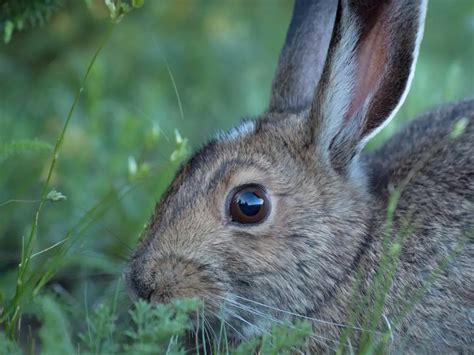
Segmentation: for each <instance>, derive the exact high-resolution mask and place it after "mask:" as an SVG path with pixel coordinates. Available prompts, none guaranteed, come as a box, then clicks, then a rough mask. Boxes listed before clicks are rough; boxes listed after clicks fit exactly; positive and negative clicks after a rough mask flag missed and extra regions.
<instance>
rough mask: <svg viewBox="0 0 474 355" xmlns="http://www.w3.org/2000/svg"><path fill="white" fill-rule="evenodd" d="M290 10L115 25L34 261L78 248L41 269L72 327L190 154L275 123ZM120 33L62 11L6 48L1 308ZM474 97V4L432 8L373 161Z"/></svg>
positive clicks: (205, 8)
mask: <svg viewBox="0 0 474 355" xmlns="http://www.w3.org/2000/svg"><path fill="white" fill-rule="evenodd" d="M291 9H292V1H290V0H260V1H253V0H252V1H251V0H242V1H237V0H235V1H234V0H166V1H165V0H163V1H154V0H149V1H146V2H145V5H144V6H143V7H142V8H141V9H139V10H136V11H133V12H132V13H130V14H129V15H127V16H126V17H125V18H124V19H123V21H122V22H120V23H119V24H118V25H116V26H115V28H114V30H113V33H112V36H111V37H110V40H108V42H107V43H106V45H105V48H104V50H103V52H102V53H101V54H100V56H99V58H98V59H97V62H96V64H95V65H94V67H93V69H92V72H91V76H90V78H89V80H88V82H87V84H86V88H85V91H84V93H83V96H82V98H81V100H80V102H79V104H78V106H77V109H76V111H75V112H74V115H73V117H72V121H71V125H70V127H69V129H68V131H67V133H66V136H65V140H64V145H63V148H62V150H61V153H60V158H59V161H58V164H57V166H56V169H55V171H54V175H53V177H52V184H51V186H52V188H55V189H56V190H57V191H60V192H61V193H63V194H64V195H65V196H66V197H67V200H64V201H61V202H55V203H54V202H48V203H47V204H46V205H45V208H44V210H43V213H42V215H41V219H40V222H39V229H38V239H37V245H36V247H35V251H42V250H44V249H45V248H48V247H50V246H52V245H54V244H55V243H57V242H59V241H61V240H63V239H64V238H68V243H69V244H68V247H67V248H65V249H61V250H62V254H61V257H60V258H59V257H58V255H57V248H53V249H51V250H49V251H45V252H43V253H42V254H40V255H38V256H36V257H35V258H34V259H32V262H33V270H34V267H36V266H38V267H39V266H41V265H44V264H45V263H48V262H49V263H51V262H53V261H54V262H56V261H57V264H55V265H58V267H57V270H58V272H57V274H55V276H54V277H53V279H52V280H51V281H50V282H49V283H48V285H47V287H46V288H47V289H49V290H51V291H52V292H55V293H57V294H60V295H61V297H63V298H64V299H65V303H66V304H67V305H69V312H70V313H71V314H74V312H76V313H77V314H80V313H81V312H83V310H84V306H85V305H86V306H87V307H93V306H94V305H96V304H98V303H101V302H104V300H106V299H109V298H110V297H111V294H113V293H114V292H115V290H116V287H117V286H116V282H117V279H118V278H119V276H120V273H121V270H122V267H123V263H124V261H125V260H126V258H127V257H128V256H129V255H130V252H131V250H132V249H133V247H134V245H135V243H136V241H137V239H138V237H139V235H140V232H141V230H142V229H143V226H144V224H145V223H146V222H147V220H148V218H149V217H150V215H151V213H152V211H153V206H154V204H155V203H156V201H157V200H159V197H160V194H161V193H162V192H163V190H164V188H166V186H167V184H168V183H169V181H170V179H171V178H172V176H173V173H174V171H175V169H176V167H177V166H178V164H179V161H180V159H182V157H183V154H182V153H183V152H184V150H186V149H188V151H190V152H191V151H193V150H194V149H195V148H196V147H198V146H199V145H201V144H203V143H205V142H206V140H207V139H208V138H209V137H210V136H212V135H213V134H214V133H215V132H216V131H217V130H220V129H227V128H229V127H231V126H233V125H235V124H236V123H237V122H239V120H240V119H241V118H242V117H248V116H255V115H257V114H258V113H260V112H262V111H264V110H265V107H266V103H267V100H268V97H269V91H270V90H269V89H270V84H271V80H272V75H273V72H274V70H275V67H276V63H277V59H278V53H279V50H280V47H281V45H282V43H283V41H284V36H285V32H286V29H287V26H288V23H289V20H290V15H291ZM109 26H110V20H109V13H108V11H107V9H106V7H105V6H104V4H103V2H102V1H101V0H89V1H72V0H70V1H63V4H62V6H61V7H60V8H58V9H57V10H56V11H54V13H53V14H52V17H51V18H50V20H49V21H47V22H46V23H45V24H44V25H43V26H40V27H35V28H33V29H29V30H25V31H22V32H18V33H14V34H13V37H12V38H11V40H10V42H9V43H8V44H6V43H2V44H0V291H1V293H2V294H3V297H4V298H8V297H9V296H10V295H11V294H12V292H13V291H14V287H15V280H16V272H17V266H18V262H19V258H20V253H21V248H22V241H23V239H24V238H25V237H26V236H28V234H29V231H30V228H31V225H32V221H33V217H34V213H35V210H36V207H37V200H38V199H39V196H40V192H41V187H42V184H43V183H44V180H45V178H46V174H47V169H48V167H49V164H50V160H51V153H52V149H51V146H53V145H54V143H55V140H56V139H57V137H58V136H59V133H60V131H61V128H62V125H63V123H64V120H65V118H66V115H67V112H68V110H69V108H70V106H71V104H72V102H73V99H74V96H75V95H76V93H77V90H78V88H79V86H80V81H81V78H82V77H83V75H84V73H85V71H86V68H87V65H88V63H89V62H90V59H91V57H92V55H93V53H94V51H95V49H96V48H97V47H98V46H99V44H100V42H101V41H102V39H103V37H104V36H105V35H106V33H107V31H108V28H109ZM473 94H474V2H473V1H472V0H450V1H446V0H432V1H430V3H429V9H428V16H427V23H426V29H425V38H424V41H423V43H422V47H421V52H420V57H419V62H418V66H417V72H416V75H415V78H414V81H413V85H412V88H411V91H410V93H409V95H408V98H407V100H406V103H405V105H404V106H403V108H402V109H401V110H400V112H399V114H398V115H397V117H396V119H395V120H394V121H392V123H391V124H390V125H389V126H388V127H387V128H386V129H385V130H384V131H383V132H382V133H381V134H380V135H379V136H378V137H376V139H375V140H374V141H373V142H372V143H371V145H370V147H369V149H371V148H372V149H373V148H374V147H375V146H377V145H378V144H380V143H381V142H383V140H384V139H386V137H388V136H389V135H390V134H392V133H393V132H394V131H396V130H397V129H398V128H399V127H400V125H401V124H403V123H404V122H405V121H407V120H408V119H410V118H412V117H413V116H415V115H416V114H417V113H419V112H421V111H423V110H425V109H427V108H429V107H432V106H434V105H438V104H441V103H443V102H446V101H450V100H456V99H461V98H465V97H469V96H472V95H473ZM26 139H28V140H29V141H25V140H26ZM34 139H37V140H36V141H30V140H34ZM12 146H15V147H17V148H16V149H14V150H12V149H11V147H12ZM2 147H3V148H2ZM35 265H36V266H35Z"/></svg>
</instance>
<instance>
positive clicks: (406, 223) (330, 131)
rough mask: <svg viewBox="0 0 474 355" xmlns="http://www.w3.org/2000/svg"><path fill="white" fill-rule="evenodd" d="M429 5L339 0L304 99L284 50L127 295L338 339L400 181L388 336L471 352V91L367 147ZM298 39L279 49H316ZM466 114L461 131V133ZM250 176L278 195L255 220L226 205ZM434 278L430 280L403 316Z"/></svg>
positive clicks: (200, 160) (177, 193) (151, 238)
mask: <svg viewBox="0 0 474 355" xmlns="http://www.w3.org/2000/svg"><path fill="white" fill-rule="evenodd" d="M305 3H306V4H308V3H307V2H302V3H300V5H299V6H300V7H299V10H298V12H297V15H298V14H299V18H300V20H298V18H296V19H295V18H294V19H293V21H292V25H291V26H292V27H293V29H294V28H299V26H302V27H301V28H299V31H303V32H305V31H306V32H305V33H310V32H311V28H306V27H305V26H308V18H305V17H304V16H303V19H301V13H305V12H304V11H303V10H304V9H303V8H302V7H301V6H304V4H305ZM302 4H303V5H302ZM424 6H425V4H424V3H423V2H417V1H411V0H392V1H375V0H373V1H363V2H356V1H342V2H341V4H339V6H338V10H337V14H336V13H333V16H334V18H335V19H336V20H335V24H333V23H332V22H331V21H328V22H327V23H326V25H325V26H327V27H326V28H325V31H326V32H327V31H329V32H330V33H333V35H332V39H331V45H330V47H329V52H328V55H327V56H326V55H322V56H319V58H322V57H324V58H326V57H327V60H326V62H325V64H324V67H321V68H319V69H318V68H316V69H317V70H319V71H320V72H322V76H321V81H320V83H319V85H318V86H317V81H319V77H317V75H316V76H315V75H313V74H311V75H310V77H311V78H312V80H313V85H307V86H305V87H306V89H305V90H307V91H305V95H306V96H305V98H304V100H303V101H301V102H306V101H305V100H306V98H307V95H308V94H309V95H312V96H314V100H313V102H312V103H311V104H310V105H309V106H308V105H306V104H302V105H300V104H297V105H296V106H295V104H294V103H295V101H294V97H297V96H298V95H300V94H301V90H302V88H303V86H302V85H300V84H301V82H302V81H299V80H290V81H283V82H280V80H281V78H287V77H295V78H297V77H298V75H304V72H301V70H299V69H298V70H297V71H293V70H294V68H293V67H292V66H291V65H289V64H288V62H287V59H280V68H279V70H278V72H277V76H276V78H275V81H274V84H273V88H274V90H273V95H274V96H272V100H271V102H272V103H273V104H271V105H270V108H269V111H268V112H267V113H265V114H263V115H262V116H261V117H258V118H257V119H256V120H254V121H253V122H250V123H249V122H247V123H244V124H243V126H241V127H240V128H237V129H235V130H233V131H231V132H230V133H229V134H228V135H225V134H224V135H221V136H220V137H219V138H217V139H215V140H213V141H211V142H210V143H208V144H207V145H206V146H205V147H204V148H202V149H201V150H200V151H198V152H197V153H196V154H195V155H194V156H193V157H192V158H191V159H190V160H189V161H187V162H186V163H184V164H183V166H182V167H181V169H180V170H179V171H178V173H177V175H176V178H175V180H174V181H173V183H172V184H171V186H170V187H169V189H168V191H167V192H166V193H165V194H164V196H163V197H162V199H161V201H160V203H159V204H158V205H157V207H156V210H155V212H154V215H153V217H152V219H151V222H150V224H149V226H148V228H147V230H146V232H145V233H144V236H143V238H142V240H141V241H140V244H139V246H138V248H137V250H136V252H135V254H134V256H133V258H132V261H131V262H130V265H129V266H128V268H127V270H126V273H125V274H126V279H127V283H128V285H129V289H130V291H131V293H132V295H133V296H135V297H142V298H145V299H148V300H150V301H152V302H168V301H169V300H170V299H173V298H179V297H189V296H198V297H201V298H202V299H203V300H204V303H205V311H206V313H207V317H208V320H209V321H210V323H211V325H212V326H215V327H218V326H219V325H220V322H221V321H220V318H223V319H224V320H225V321H226V322H227V324H228V326H229V327H228V332H229V333H230V336H231V337H232V338H233V339H235V340H244V339H247V338H248V337H250V336H254V335H261V334H264V333H265V332H266V331H268V329H269V327H270V326H271V325H272V324H274V323H275V321H276V322H278V321H279V320H281V319H284V318H289V319H291V320H295V319H298V318H299V317H300V316H303V317H307V319H312V321H313V329H314V334H315V335H314V337H313V338H312V339H311V344H310V351H311V352H318V353H326V352H331V351H332V350H334V349H335V348H336V347H337V344H338V339H339V336H340V334H341V332H342V331H343V330H344V326H342V325H341V324H344V323H346V322H347V319H348V317H349V314H350V312H351V310H352V309H353V306H354V303H355V302H356V299H355V298H357V297H355V296H354V295H355V293H354V292H356V295H361V296H364V295H370V285H371V284H372V281H373V279H374V277H375V274H376V272H377V270H379V269H380V267H381V260H382V259H383V254H384V251H383V249H384V248H383V240H384V238H385V236H386V235H387V228H388V227H387V225H386V221H387V206H388V203H389V196H390V194H391V191H392V190H393V189H394V188H396V187H398V188H401V195H400V199H399V201H398V204H397V207H396V209H395V213H394V218H393V223H392V224H391V225H390V230H389V234H388V235H389V237H390V238H391V239H393V240H395V238H397V236H400V235H403V241H402V243H401V245H402V248H401V254H400V262H399V265H398V269H397V272H396V274H395V276H394V279H393V282H392V284H391V287H390V292H389V294H388V297H387V301H386V303H385V306H384V309H383V314H384V317H385V319H386V322H388V323H389V324H393V327H394V329H392V330H393V336H394V337H393V341H392V343H391V344H392V345H391V346H392V347H393V350H395V351H402V352H412V353H419V352H427V353H436V352H439V353H449V352H466V353H468V352H470V351H473V349H474V348H473V346H474V344H473V334H474V326H473V324H474V322H473V318H474V315H473V312H474V301H473V300H474V285H473V280H474V271H473V268H474V266H473V257H474V255H473V254H474V250H473V244H472V241H473V239H472V235H473V233H474V232H473V228H474V225H473V221H474V100H470V101H469V100H468V101H463V102H459V103H457V104H451V105H447V106H443V107H440V108H438V109H435V110H433V111H431V112H428V113H426V114H424V115H422V116H421V117H420V118H418V119H416V120H415V121H413V122H412V123H411V124H410V125H408V126H407V127H406V128H404V129H403V130H402V131H401V132H400V133H399V134H397V135H396V136H394V137H393V138H392V139H391V140H389V141H388V142H387V143H386V144H385V145H384V146H383V147H382V148H381V149H380V150H378V151H377V152H375V153H372V154H370V155H364V154H362V155H361V154H359V152H360V150H361V148H362V147H363V144H364V143H365V142H366V141H367V139H368V138H369V137H370V136H371V135H373V132H375V131H376V130H377V129H378V128H379V127H381V126H382V125H384V124H385V122H386V121H387V120H388V119H390V117H391V116H393V114H394V111H395V110H396V108H397V107H398V106H399V105H400V104H401V101H403V98H404V96H405V95H406V88H407V86H408V84H409V81H410V77H411V76H412V70H413V69H414V63H415V61H416V55H417V52H418V46H419V43H420V38H421V32H422V30H421V29H422V27H423V26H422V24H423V21H424V13H425V8H424ZM297 8H298V5H297V6H295V12H296V9H297ZM315 8H318V7H317V6H316V7H309V8H308V12H307V14H308V15H307V16H310V15H311V14H312V13H311V10H310V9H313V11H314V9H315ZM329 8H330V7H329ZM326 10H327V9H326ZM301 11H302V12H301ZM333 11H336V10H335V7H334V9H333ZM313 15H314V16H319V15H318V14H313ZM309 23H310V21H309ZM333 25H334V29H333ZM323 32H324V31H323ZM326 32H325V33H326ZM288 38H290V39H291V38H293V39H292V40H288ZM288 38H287V43H286V44H285V48H284V51H283V53H282V57H281V58H291V55H289V54H288V53H290V52H292V51H293V50H294V51H295V52H294V53H299V51H301V48H303V47H304V48H306V49H305V50H308V51H314V50H318V49H317V48H316V47H315V46H313V45H311V44H308V43H307V41H308V40H310V39H308V36H303V37H298V36H296V37H295V36H294V35H289V36H288ZM294 38H296V39H294ZM298 38H300V41H302V42H298V43H296V42H295V41H298ZM305 41H306V42H305ZM305 46H306V47H305ZM285 53H286V54H285ZM308 58H315V54H312V55H310V56H309V57H308ZM298 63H300V62H299V61H296V64H298ZM313 63H314V62H313ZM309 64H310V63H306V62H305V63H304V65H305V67H306V66H307V65H309ZM315 65H322V64H319V62H318V63H316V64H315ZM361 68H362V69H361ZM361 70H363V71H364V72H363V74H364V75H362V74H361ZM275 88H277V89H276V90H275ZM275 95H276V96H275ZM282 95H283V96H284V97H286V98H287V99H286V100H285V99H282V97H283V96H282ZM275 103H278V104H275ZM272 105H273V106H272ZM275 105H276V106H275ZM275 107H277V108H276V109H275ZM295 111H296V112H295ZM461 118H463V119H464V120H465V121H466V122H467V126H466V129H465V131H464V132H463V134H462V135H461V136H459V137H453V136H452V134H451V132H452V130H453V127H454V125H455V124H456V122H458V120H459V119H461ZM245 184H259V185H262V186H264V187H265V190H266V191H267V194H268V196H269V199H270V201H271V211H270V213H269V215H268V218H267V219H265V220H264V221H262V222H261V223H259V224H255V225H241V224H237V223H235V222H233V221H232V220H231V219H230V217H229V212H228V203H229V196H230V195H231V193H232V191H234V190H235V188H236V187H238V186H241V185H245ZM445 261H449V262H447V263H446V265H444V264H443V263H444V262H445ZM440 265H444V266H442V267H441V268H440ZM436 270H439V271H440V272H439V275H437V277H436V278H434V279H433V280H431V276H432V274H433V272H435V271H436ZM361 278H362V280H363V282H362V283H360V282H359V281H360V279H361ZM427 281H429V282H430V284H429V287H428V290H427V292H425V293H422V295H423V297H421V298H420V299H417V302H416V304H415V306H414V308H413V309H411V310H410V312H408V313H407V314H403V312H404V309H405V308H404V307H405V305H406V304H407V301H410V300H411V299H412V298H413V299H415V298H416V297H415V296H416V295H417V294H418V293H419V292H420V290H421V291H423V287H425V286H426V282H427ZM369 307H370V305H369ZM250 309H251V310H250ZM298 315H299V316H298ZM400 315H403V319H402V320H401V321H400V322H398V321H396V320H397V319H398V318H399V316H400ZM384 326H386V324H380V327H384ZM352 345H353V346H355V347H356V346H357V344H352Z"/></svg>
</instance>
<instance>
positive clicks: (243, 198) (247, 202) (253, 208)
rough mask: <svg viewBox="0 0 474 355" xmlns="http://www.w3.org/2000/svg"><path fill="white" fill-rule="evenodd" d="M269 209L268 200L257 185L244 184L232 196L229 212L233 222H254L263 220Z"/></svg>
mask: <svg viewBox="0 0 474 355" xmlns="http://www.w3.org/2000/svg"><path fill="white" fill-rule="evenodd" d="M269 211H270V200H269V198H268V196H267V194H266V192H265V190H264V189H263V188H262V187H260V186H258V185H244V186H242V187H240V188H239V189H238V190H237V191H236V192H235V193H234V195H233V196H232V200H231V202H230V206H229V214H230V217H231V219H232V221H233V222H237V223H240V224H255V223H259V222H261V221H263V220H264V219H265V218H266V217H267V216H268V213H269Z"/></svg>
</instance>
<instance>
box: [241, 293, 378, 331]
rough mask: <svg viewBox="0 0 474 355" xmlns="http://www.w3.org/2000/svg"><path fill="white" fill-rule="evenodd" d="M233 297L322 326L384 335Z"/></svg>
mask: <svg viewBox="0 0 474 355" xmlns="http://www.w3.org/2000/svg"><path fill="white" fill-rule="evenodd" d="M232 297H235V298H240V299H242V300H244V301H247V302H250V303H254V304H256V305H258V306H261V307H265V308H268V309H272V310H274V311H278V312H282V313H285V314H288V315H292V316H295V317H299V318H303V319H308V320H311V321H314V322H318V323H321V324H326V325H332V326H335V327H341V328H349V329H355V330H360V331H364V332H370V333H376V334H383V333H382V332H380V331H376V330H370V329H364V328H361V327H357V326H352V325H348V324H341V323H336V322H331V321H326V320H323V319H318V318H312V317H309V316H305V315H302V314H298V313H295V312H291V311H288V310H284V309H280V308H277V307H273V306H269V305H266V304H264V303H260V302H257V301H253V300H251V299H248V298H245V297H242V296H238V295H235V294H232Z"/></svg>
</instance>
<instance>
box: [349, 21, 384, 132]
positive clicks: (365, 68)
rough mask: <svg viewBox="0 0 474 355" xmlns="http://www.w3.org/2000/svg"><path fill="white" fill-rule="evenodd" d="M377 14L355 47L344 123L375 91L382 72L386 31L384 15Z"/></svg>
mask: <svg viewBox="0 0 474 355" xmlns="http://www.w3.org/2000/svg"><path fill="white" fill-rule="evenodd" d="M381 15H382V16H379V17H378V19H377V21H376V22H375V23H374V24H373V25H372V27H371V28H370V30H369V31H368V33H364V30H363V32H362V37H361V39H360V40H359V44H358V45H357V49H356V58H355V66H356V74H355V79H354V80H355V83H354V93H353V96H352V99H351V103H350V106H349V109H348V111H347V112H346V115H345V117H344V124H347V123H348V121H349V120H350V119H351V118H352V117H353V116H354V114H355V113H356V112H357V111H358V110H360V109H361V107H362V105H363V104H364V102H365V100H366V98H367V97H368V96H369V95H371V94H373V93H375V92H376V90H377V88H378V86H379V84H380V82H381V80H382V77H383V74H384V71H385V68H386V64H387V58H388V54H387V51H388V50H389V49H388V45H389V43H388V33H387V30H386V28H384V23H385V21H384V19H385V18H386V16H383V14H381Z"/></svg>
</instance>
